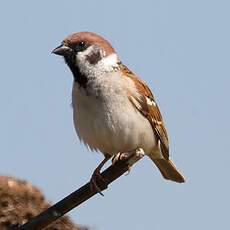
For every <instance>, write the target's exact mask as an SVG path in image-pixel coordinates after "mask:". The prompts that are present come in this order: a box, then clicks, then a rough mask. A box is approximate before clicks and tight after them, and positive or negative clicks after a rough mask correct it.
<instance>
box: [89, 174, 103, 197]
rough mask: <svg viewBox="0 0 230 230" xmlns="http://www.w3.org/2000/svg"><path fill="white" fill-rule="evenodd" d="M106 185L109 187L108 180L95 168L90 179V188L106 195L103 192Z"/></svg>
mask: <svg viewBox="0 0 230 230" xmlns="http://www.w3.org/2000/svg"><path fill="white" fill-rule="evenodd" d="M106 187H107V184H106V181H105V179H104V178H103V177H102V175H101V173H100V171H98V170H95V171H94V172H93V175H92V177H91V179H90V189H91V190H92V191H96V192H98V193H99V194H100V195H102V196H104V194H103V193H102V190H104V189H106Z"/></svg>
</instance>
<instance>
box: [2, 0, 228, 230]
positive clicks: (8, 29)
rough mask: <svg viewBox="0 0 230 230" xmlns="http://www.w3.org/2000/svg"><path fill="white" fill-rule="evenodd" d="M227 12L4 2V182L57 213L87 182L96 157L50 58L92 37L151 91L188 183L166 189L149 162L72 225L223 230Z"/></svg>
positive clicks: (210, 5)
mask: <svg viewBox="0 0 230 230" xmlns="http://www.w3.org/2000/svg"><path fill="white" fill-rule="evenodd" d="M229 10H230V2H229V1H227V0H226V1H224V0H220V1H212V0H207V1H205V0H193V1H183V0H181V1H178V0H175V1H170V0H168V1H165V0H158V1H156V0H153V1H144V0H143V1H122V0H116V1H105V0H100V1H89V0H87V1H76V0H72V1H44V0H43V1H42V0H40V1H29V0H28V1H25V0H24V1H23V0H22V1H12V0H9V1H1V3H0V28H1V36H0V44H1V49H0V50H1V51H0V52H1V53H0V63H1V67H0V105H1V110H0V111H1V112H0V118H1V119H0V140H1V144H0V152H1V164H0V165H1V166H0V174H4V175H14V176H17V177H20V178H24V179H26V180H29V181H31V182H32V183H33V184H35V185H36V186H38V187H39V188H40V189H41V190H42V191H43V192H44V194H45V195H46V197H47V199H48V200H50V201H51V202H53V203H54V202H57V201H58V200H60V199H61V198H63V197H64V196H66V195H68V194H69V193H70V192H72V191H74V190H75V189H77V188H78V187H80V186H81V185H83V184H84V183H85V182H87V181H88V179H89V178H90V175H91V173H92V171H93V169H94V168H95V167H96V165H97V164H98V163H99V161H101V159H102V155H100V154H97V153H92V152H90V151H88V150H87V148H85V146H83V145H82V144H81V143H80V142H79V140H78V139H77V137H76V134H75V131H74V128H73V122H72V110H71V107H70V103H71V85H72V76H71V73H70V71H69V70H68V69H67V67H66V66H65V65H64V62H63V60H62V59H61V58H59V57H57V56H55V55H52V54H51V51H52V49H53V48H55V47H56V46H57V45H59V44H60V42H61V40H62V39H63V38H64V37H65V36H66V35H68V34H70V33H72V32H74V31H85V30H87V31H94V32H97V33H99V34H101V35H103V36H105V37H106V38H108V40H110V41H111V43H112V44H113V46H114V47H115V49H116V50H117V53H118V54H119V56H120V58H121V60H122V61H123V62H124V63H125V64H127V65H128V66H129V68H130V69H131V70H133V71H134V72H135V73H136V74H138V75H139V76H141V78H142V79H143V80H145V81H146V82H147V83H148V85H149V86H150V88H151V89H152V90H153V92H154V94H155V96H156V98H157V101H158V103H159V106H160V108H161V111H162V113H163V116H164V119H165V122H166V125H167V128H168V131H169V135H170V148H171V150H170V154H171V158H172V159H173V161H174V162H175V164H176V165H177V166H178V168H179V169H180V170H181V171H182V172H183V173H184V175H185V176H186V178H187V183H186V184H176V183H170V182H167V181H165V180H163V179H162V177H161V176H160V174H159V172H158V170H157V169H156V168H155V166H154V165H153V164H152V162H151V161H150V160H149V159H147V158H145V159H143V160H142V161H140V162H139V163H138V164H137V165H135V166H134V167H133V169H132V171H131V173H130V174H129V176H123V177H122V178H120V179H119V180H117V181H116V182H114V183H113V184H112V185H111V186H110V187H109V189H108V190H107V191H105V197H101V196H100V195H97V196H95V197H94V198H92V199H91V200H89V201H87V202H85V203H84V204H83V205H81V206H80V207H79V208H77V209H75V210H73V211H71V213H70V215H71V217H72V219H73V220H74V221H75V222H76V223H79V224H85V225H89V226H91V227H92V228H93V229H96V230H107V229H110V230H115V229H133V230H137V229H154V230H165V229H177V230H183V229H186V230H193V229H210V230H216V229H229V227H230V224H229V205H230V200H229V194H230V186H229V181H230V180H229V176H230V170H229V168H230V167H229V162H230V153H229V142H230V138H229V129H230V122H229V118H230V106H229V96H230V93H229V86H230V67H229V66H230V65H229V63H230V30H229V22H230V14H229Z"/></svg>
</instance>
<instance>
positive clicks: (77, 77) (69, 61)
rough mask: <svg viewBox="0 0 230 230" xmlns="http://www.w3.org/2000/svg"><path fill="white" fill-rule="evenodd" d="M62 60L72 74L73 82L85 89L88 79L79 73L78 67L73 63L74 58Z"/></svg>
mask: <svg viewBox="0 0 230 230" xmlns="http://www.w3.org/2000/svg"><path fill="white" fill-rule="evenodd" d="M64 59H65V62H66V64H67V65H68V66H69V68H70V70H71V72H72V74H73V78H74V81H75V82H77V83H78V84H79V86H80V87H83V88H86V86H87V82H88V79H87V77H86V76H85V75H84V74H82V73H81V72H80V70H79V68H78V66H77V65H76V64H75V63H74V61H73V60H75V57H72V58H71V57H64Z"/></svg>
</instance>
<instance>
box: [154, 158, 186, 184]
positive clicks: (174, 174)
mask: <svg viewBox="0 0 230 230" xmlns="http://www.w3.org/2000/svg"><path fill="white" fill-rule="evenodd" d="M152 160H153V161H154V163H155V164H156V166H157V167H158V168H159V170H160V172H161V174H162V176H163V177H164V178H165V179H167V180H172V181H175V182H178V183H183V182H185V178H184V177H183V175H182V174H181V173H180V172H179V171H178V170H177V169H176V166H175V165H174V164H173V162H172V161H170V160H166V159H152Z"/></svg>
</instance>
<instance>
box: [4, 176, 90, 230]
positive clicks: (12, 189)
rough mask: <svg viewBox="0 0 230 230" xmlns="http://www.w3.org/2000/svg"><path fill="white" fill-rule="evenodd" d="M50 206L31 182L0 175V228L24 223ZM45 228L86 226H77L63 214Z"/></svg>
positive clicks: (61, 229)
mask: <svg viewBox="0 0 230 230" xmlns="http://www.w3.org/2000/svg"><path fill="white" fill-rule="evenodd" d="M50 206H51V204H49V203H48V202H47V201H46V200H45V198H44V196H43V195H42V193H41V192H40V191H39V190H38V189H37V188H36V187H34V186H33V185H32V184H31V183H29V182H26V181H23V180H18V179H16V178H13V177H7V176H0V230H7V229H8V228H9V227H10V226H17V225H21V224H24V223H25V222H27V221H28V220H29V219H30V218H31V217H33V216H35V215H37V214H39V213H40V212H41V211H43V210H44V209H47V208H48V207H50ZM46 230H87V228H82V227H81V228H80V227H77V226H76V225H75V224H74V223H73V222H72V221H70V219H69V218H68V217H66V216H64V217H61V218H60V219H58V220H57V221H55V222H54V223H53V224H51V225H50V226H49V227H47V228H46Z"/></svg>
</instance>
